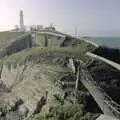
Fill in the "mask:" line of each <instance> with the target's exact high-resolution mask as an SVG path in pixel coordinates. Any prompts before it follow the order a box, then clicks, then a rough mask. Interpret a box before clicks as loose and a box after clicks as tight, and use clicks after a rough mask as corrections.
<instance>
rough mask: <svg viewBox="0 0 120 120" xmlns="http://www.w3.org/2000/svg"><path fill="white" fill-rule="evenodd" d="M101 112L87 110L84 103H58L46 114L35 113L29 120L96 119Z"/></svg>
mask: <svg viewBox="0 0 120 120" xmlns="http://www.w3.org/2000/svg"><path fill="white" fill-rule="evenodd" d="M98 116H99V114H94V115H93V114H92V113H89V112H86V111H85V107H84V105H83V104H77V103H76V104H65V105H62V106H61V105H58V106H56V107H54V108H52V109H51V111H50V112H49V113H48V114H46V115H35V116H32V117H30V118H29V119H28V120H95V119H96V118H97V117H98Z"/></svg>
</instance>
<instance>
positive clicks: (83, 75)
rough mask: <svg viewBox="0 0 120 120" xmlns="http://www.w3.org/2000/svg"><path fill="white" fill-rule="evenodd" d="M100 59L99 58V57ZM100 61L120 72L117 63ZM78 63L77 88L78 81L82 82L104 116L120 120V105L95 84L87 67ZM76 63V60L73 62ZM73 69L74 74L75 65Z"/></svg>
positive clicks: (80, 62)
mask: <svg viewBox="0 0 120 120" xmlns="http://www.w3.org/2000/svg"><path fill="white" fill-rule="evenodd" d="M87 55H89V56H92V57H94V58H96V56H95V55H92V53H91V54H90V53H87ZM97 58H98V57H97ZM99 59H100V60H103V61H104V62H107V64H109V65H111V66H112V67H115V68H116V69H118V70H120V68H119V65H118V64H117V63H114V62H112V61H109V60H106V59H105V58H102V59H101V57H99ZM71 61H72V60H71ZM77 61H79V62H78V68H77V70H78V72H77V75H76V78H77V79H76V88H77V84H78V81H81V83H82V84H83V85H84V86H85V88H86V89H87V90H88V91H89V93H90V94H91V96H92V97H93V99H94V100H95V101H96V103H97V104H98V106H99V108H100V109H101V110H102V112H103V114H104V115H106V116H111V117H113V118H115V119H114V120H117V118H118V119H120V105H119V104H117V103H116V102H115V101H114V100H112V98H111V97H110V96H108V95H107V94H106V92H105V91H104V90H103V89H102V88H100V86H99V85H98V84H97V83H96V82H95V80H94V79H93V78H92V76H91V75H90V73H89V71H88V70H87V65H85V63H83V62H82V61H81V60H77ZM71 63H74V60H73V62H71ZM71 68H72V70H73V72H74V71H75V69H76V68H75V65H74V67H73V64H71Z"/></svg>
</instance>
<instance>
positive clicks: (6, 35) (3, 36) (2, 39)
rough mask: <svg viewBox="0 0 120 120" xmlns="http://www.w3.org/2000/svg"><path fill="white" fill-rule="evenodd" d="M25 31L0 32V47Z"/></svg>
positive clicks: (5, 45)
mask: <svg viewBox="0 0 120 120" xmlns="http://www.w3.org/2000/svg"><path fill="white" fill-rule="evenodd" d="M24 34H26V33H22V32H9V31H8V32H0V49H3V48H5V47H7V46H8V45H9V44H10V43H11V42H13V41H15V40H16V39H17V38H19V37H20V36H22V35H24Z"/></svg>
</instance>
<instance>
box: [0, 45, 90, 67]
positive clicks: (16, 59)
mask: <svg viewBox="0 0 120 120" xmlns="http://www.w3.org/2000/svg"><path fill="white" fill-rule="evenodd" d="M49 53H50V54H51V55H52V54H53V53H56V54H58V55H59V54H65V55H67V56H70V57H72V56H75V57H77V58H81V59H82V60H83V61H87V60H88V59H89V58H88V57H87V56H85V55H84V51H82V50H80V49H79V48H69V47H65V48H46V47H34V48H29V49H25V50H23V51H21V52H18V53H15V54H12V55H11V56H6V57H5V58H3V59H1V61H0V62H1V63H4V64H6V65H11V64H13V65H17V64H19V63H20V64H24V62H26V60H27V61H33V62H37V63H38V62H40V61H41V58H42V57H44V56H46V55H48V54H49ZM44 60H45V61H48V62H50V61H49V60H50V59H44ZM44 60H43V62H45V61H44Z"/></svg>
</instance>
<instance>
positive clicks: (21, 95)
mask: <svg viewBox="0 0 120 120" xmlns="http://www.w3.org/2000/svg"><path fill="white" fill-rule="evenodd" d="M52 57H53V56H52ZM64 59H65V57H63V58H61V60H62V61H64ZM61 60H60V59H59V60H57V58H55V61H53V63H50V64H47V63H46V64H45V63H39V64H35V63H32V62H27V63H25V64H24V65H19V64H17V66H16V67H14V66H13V65H11V67H10V68H9V67H8V66H7V65H4V64H3V66H2V68H1V79H0V81H1V86H3V88H1V96H0V116H1V119H5V120H8V118H9V120H18V119H23V118H24V117H27V116H30V115H32V114H37V113H40V112H41V111H42V112H43V113H44V112H46V111H49V108H50V107H51V106H53V105H55V102H56V100H55V97H54V95H56V94H57V95H60V96H62V95H63V94H64V92H63V91H62V90H61V89H60V88H59V87H58V86H57V85H56V82H57V81H58V80H59V79H61V77H62V76H64V75H65V74H66V73H68V72H70V70H69V69H68V68H67V67H65V66H63V65H62V64H58V63H59V62H60V61H61ZM56 61H59V62H58V63H55V62H56ZM62 61H61V62H62ZM67 62H69V61H67ZM53 64H54V65H53ZM3 91H4V92H3ZM43 107H44V108H43Z"/></svg>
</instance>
